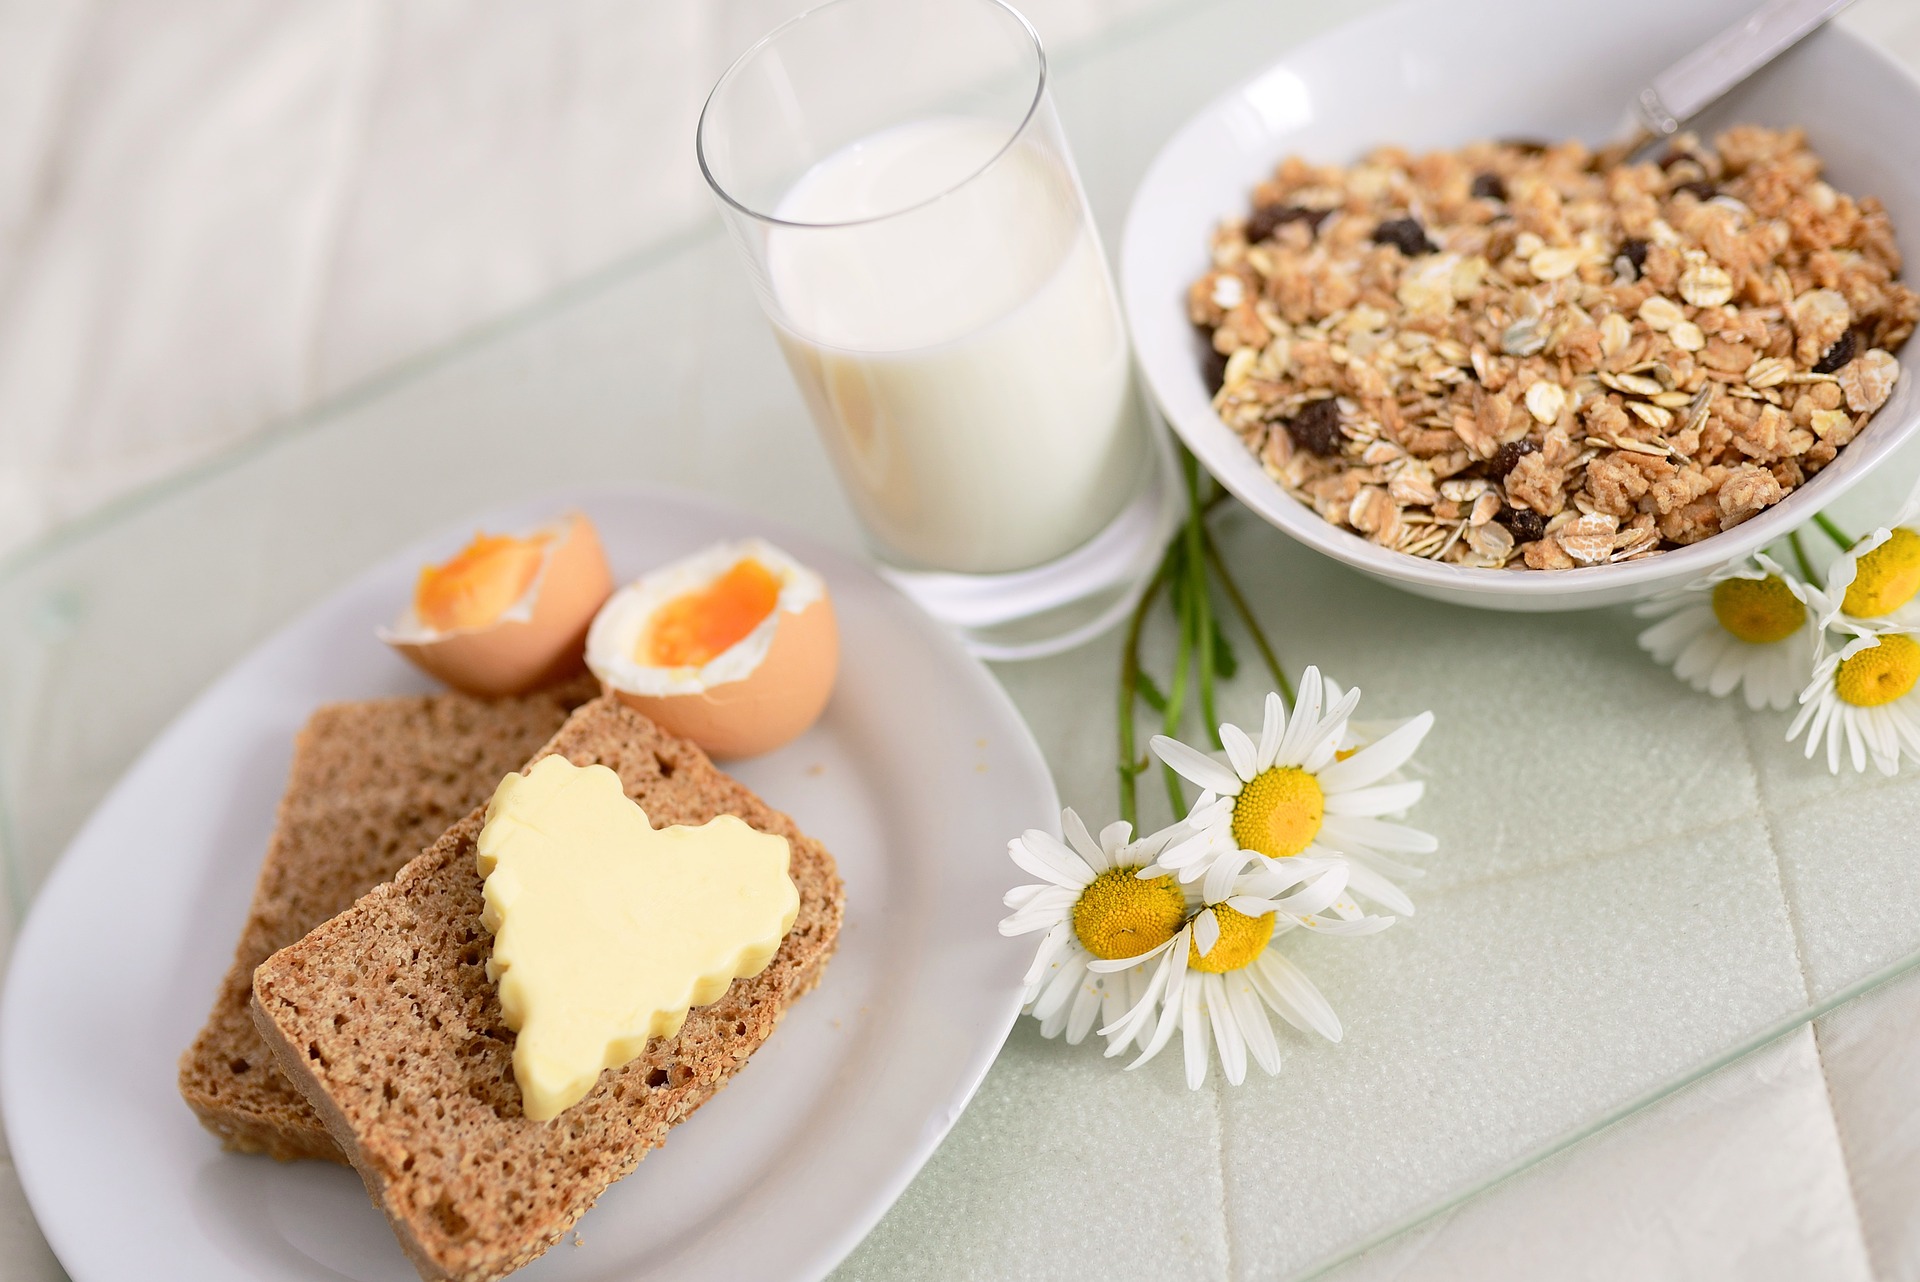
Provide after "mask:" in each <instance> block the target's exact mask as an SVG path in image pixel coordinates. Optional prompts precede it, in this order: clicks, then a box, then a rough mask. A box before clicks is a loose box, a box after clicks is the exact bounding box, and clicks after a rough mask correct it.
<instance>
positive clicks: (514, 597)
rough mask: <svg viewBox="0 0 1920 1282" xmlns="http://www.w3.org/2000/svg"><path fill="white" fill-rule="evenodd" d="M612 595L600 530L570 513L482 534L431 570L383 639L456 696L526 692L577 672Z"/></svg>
mask: <svg viewBox="0 0 1920 1282" xmlns="http://www.w3.org/2000/svg"><path fill="white" fill-rule="evenodd" d="M612 591H613V573H612V571H611V570H609V569H608V568H607V558H606V553H605V552H604V551H602V550H601V547H600V537H599V535H598V533H597V532H596V531H595V530H594V528H593V522H591V521H589V520H588V519H587V518H586V517H584V516H582V515H580V514H579V513H577V512H575V513H569V514H568V515H566V516H563V517H561V518H560V519H559V520H557V521H555V522H553V523H552V524H551V525H547V526H543V527H542V528H540V529H538V530H534V531H532V532H531V533H527V534H487V533H484V532H482V533H479V534H476V535H474V537H473V539H472V541H471V542H469V543H468V544H467V545H466V546H465V547H464V548H462V549H461V550H460V551H459V552H457V553H456V554H455V555H454V556H453V557H451V558H450V559H448V560H445V561H442V562H440V563H439V564H437V565H429V566H426V567H425V568H423V569H422V570H421V571H420V577H419V579H418V580H417V581H416V582H415V584H414V591H413V599H412V600H411V601H410V602H408V605H407V610H406V612H405V613H404V614H403V615H402V616H401V617H400V620H399V621H398V622H397V623H395V624H394V625H393V626H392V627H390V628H386V629H383V630H382V631H381V633H380V639H381V640H383V641H385V642H386V643H387V644H388V645H391V646H392V647H393V648H394V649H396V650H398V651H399V652H400V653H401V654H403V655H405V656H406V657H407V658H408V659H411V660H412V661H413V662H414V663H416V664H418V665H419V666H420V667H421V668H423V669H425V670H426V671H427V672H429V673H431V674H432V675H434V676H436V677H438V678H440V679H441V680H442V681H444V682H446V683H447V684H448V685H450V686H452V687H454V688H455V689H456V690H464V691H465V692H466V693H468V694H475V695H481V696H483V697H487V698H493V697H497V696H500V695H510V694H524V693H526V692H527V691H528V690H532V689H534V688H536V687H538V686H542V685H545V684H547V683H548V682H550V681H555V680H558V679H559V678H561V677H564V676H566V675H567V674H568V673H570V672H575V671H578V670H579V668H580V662H581V657H582V654H583V651H584V649H585V645H586V636H587V628H588V627H589V626H590V625H591V624H592V622H593V616H594V612H595V611H596V610H598V609H599V608H600V606H601V605H602V603H604V602H605V601H606V599H607V596H608V594H609V593H611V592H612Z"/></svg>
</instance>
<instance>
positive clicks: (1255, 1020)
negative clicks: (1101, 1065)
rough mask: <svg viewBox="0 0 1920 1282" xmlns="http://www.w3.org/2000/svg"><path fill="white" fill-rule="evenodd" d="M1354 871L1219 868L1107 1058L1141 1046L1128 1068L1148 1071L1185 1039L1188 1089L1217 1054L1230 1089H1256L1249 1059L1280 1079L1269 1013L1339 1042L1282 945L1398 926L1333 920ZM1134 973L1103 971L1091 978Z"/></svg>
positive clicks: (1334, 866) (1383, 920)
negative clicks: (1294, 937) (1318, 935)
mask: <svg viewBox="0 0 1920 1282" xmlns="http://www.w3.org/2000/svg"><path fill="white" fill-rule="evenodd" d="M1249 864H1253V865H1254V867H1253V868H1252V869H1251V870H1249V868H1248V865H1249ZM1353 867H1354V865H1352V864H1350V863H1348V862H1347V861H1345V860H1341V859H1327V858H1316V857H1312V856H1304V855H1303V856H1299V857H1295V858H1290V859H1288V860H1286V861H1284V862H1280V861H1268V860H1264V859H1262V858H1261V857H1259V856H1256V855H1254V854H1252V853H1251V852H1246V851H1242V852H1237V853H1236V854H1234V855H1230V856H1228V857H1226V858H1223V859H1220V860H1218V861H1216V862H1215V863H1214V864H1213V865H1212V867H1211V868H1210V869H1209V871H1208V873H1207V876H1206V879H1205V881H1204V882H1203V884H1202V886H1201V887H1200V893H1199V909H1200V910H1199V911H1198V912H1196V913H1195V914H1194V915H1193V916H1192V917H1190V918H1189V919H1188V920H1187V922H1186V924H1185V925H1183V926H1182V927H1181V928H1180V930H1179V931H1178V933H1176V934H1175V935H1174V936H1173V937H1172V938H1171V939H1169V940H1168V941H1167V942H1166V943H1165V944H1163V945H1161V946H1160V947H1159V948H1156V949H1155V950H1154V952H1153V953H1152V954H1151V955H1150V957H1149V958H1148V959H1147V960H1150V961H1151V962H1152V977H1151V978H1150V979H1149V980H1148V981H1147V985H1146V991H1145V993H1144V994H1143V995H1142V997H1141V999H1140V1000H1139V1001H1138V1002H1137V1003H1135V1004H1134V1006H1133V1008H1132V1009H1130V1010H1129V1011H1127V1012H1126V1014H1125V1015H1124V1016H1122V1017H1121V1019H1120V1020H1119V1021H1118V1023H1117V1024H1110V1025H1108V1026H1107V1027H1105V1028H1103V1029H1102V1030H1101V1032H1102V1033H1104V1034H1107V1035H1108V1036H1109V1037H1110V1038H1111V1039H1112V1044H1111V1045H1110V1046H1109V1049H1108V1051H1107V1054H1109V1055H1114V1054H1118V1053H1119V1052H1120V1051H1122V1050H1124V1049H1126V1048H1127V1047H1128V1046H1130V1045H1133V1044H1135V1043H1139V1044H1140V1045H1141V1052H1140V1055H1139V1056H1138V1057H1137V1058H1136V1059H1135V1060H1134V1061H1133V1063H1131V1064H1129V1065H1127V1067H1128V1068H1138V1067H1139V1066H1140V1065H1142V1064H1144V1063H1146V1062H1147V1061H1148V1060H1150V1059H1152V1058H1153V1057H1154V1056H1155V1055H1158V1054H1159V1053H1160V1051H1161V1050H1162V1049H1163V1048H1164V1047H1165V1046H1166V1045H1167V1044H1168V1042H1170V1041H1171V1040H1172V1038H1173V1034H1174V1033H1175V1032H1180V1033H1181V1034H1182V1041H1183V1045H1184V1048H1185V1055H1186V1070H1187V1085H1188V1086H1189V1087H1191V1088H1193V1089H1196V1090H1197V1089H1199V1087H1200V1086H1201V1084H1202V1083H1204V1082H1205V1081H1206V1077H1207V1065H1208V1063H1209V1061H1210V1060H1211V1058H1212V1051H1213V1050H1215V1049H1217V1050H1218V1052H1219V1055H1220V1065H1221V1068H1222V1070H1223V1071H1224V1072H1225V1074H1226V1077H1227V1080H1228V1081H1229V1082H1231V1083H1232V1084H1234V1085H1236V1086H1238V1085H1239V1084H1240V1083H1241V1082H1243V1081H1244V1080H1246V1075H1247V1058H1248V1056H1249V1055H1251V1056H1252V1058H1253V1061H1254V1062H1255V1063H1256V1064H1258V1065H1259V1066H1260V1067H1261V1068H1264V1069H1265V1070H1266V1071H1267V1072H1268V1073H1277V1072H1279V1071H1280V1045H1279V1042H1278V1041H1277V1040H1276V1039H1275V1037H1274V1032H1273V1025H1272V1022H1271V1021H1270V1020H1269V1019H1268V1018H1267V1012H1268V1011H1269V1010H1271V1011H1273V1012H1274V1013H1275V1014H1277V1015H1279V1016H1280V1017H1281V1018H1282V1019H1284V1020H1286V1021H1287V1023H1289V1024H1291V1025H1293V1026H1294V1027H1295V1028H1297V1029H1299V1030H1301V1031H1302V1032H1309V1031H1311V1032H1316V1033H1319V1034H1320V1035H1321V1036H1323V1037H1325V1038H1327V1039H1328V1040H1329V1041H1335V1042H1337V1041H1339V1040H1340V1020H1339V1017H1338V1016H1336V1015H1335V1014H1334V1013H1333V1007H1332V1006H1330V1005H1328V1003H1327V999H1326V998H1325V997H1323V996H1322V995H1321V993H1320V990H1319V989H1318V988H1315V987H1314V985H1313V981H1312V980H1310V979H1308V978H1307V977H1306V975H1305V974H1304V973H1302V972H1301V970H1300V968H1299V967H1297V966H1295V965H1294V964H1293V963H1292V962H1291V961H1289V960H1288V959H1287V957H1286V955H1285V954H1283V953H1282V952H1280V951H1279V949H1277V948H1276V947H1275V946H1274V945H1275V943H1276V941H1277V940H1279V939H1280V937H1281V936H1283V935H1285V934H1286V933H1288V932H1289V931H1293V930H1298V929H1305V930H1314V931H1319V932H1322V933H1326V934H1338V935H1366V934H1372V933H1374V932H1375V931H1379V930H1384V929H1386V928H1387V927H1388V926H1391V925H1392V924H1393V921H1394V919H1393V918H1391V917H1363V918H1360V919H1358V920H1343V919H1338V918H1332V917H1329V916H1326V915H1325V914H1326V911H1327V910H1328V909H1329V908H1330V907H1332V906H1333V905H1334V904H1335V903H1336V902H1337V901H1339V900H1341V899H1343V898H1345V896H1346V888H1347V887H1346V883H1347V876H1348V874H1349V873H1350V872H1351V871H1352V869H1353ZM1289 892H1290V893H1289ZM1124 964H1125V963H1107V962H1094V963H1091V969H1093V970H1095V971H1096V972H1097V971H1100V970H1103V969H1108V968H1111V967H1115V966H1118V965H1124ZM1136 964H1137V963H1136Z"/></svg>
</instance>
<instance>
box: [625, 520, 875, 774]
mask: <svg viewBox="0 0 1920 1282" xmlns="http://www.w3.org/2000/svg"><path fill="white" fill-rule="evenodd" d="M743 561H757V562H758V563H759V564H760V565H761V566H763V567H765V568H766V569H767V570H768V571H770V572H771V573H772V574H773V576H774V578H775V579H776V580H777V581H778V583H779V595H778V598H777V600H776V601H775V602H774V604H773V608H772V609H771V610H770V611H769V612H768V614H767V615H766V617H765V618H763V619H761V620H760V621H759V622H758V623H757V624H755V625H754V627H753V629H752V630H751V631H750V632H748V633H747V634H746V635H745V636H744V637H742V638H741V639H740V640H738V641H737V642H735V643H734V644H732V645H730V646H729V647H727V648H726V649H725V650H723V651H721V652H720V653H719V654H717V655H714V656H713V657H712V658H711V659H708V660H707V661H706V662H704V663H701V664H699V665H697V666H695V665H691V664H686V665H679V666H661V665H659V664H656V663H654V662H651V661H649V657H648V647H649V645H650V638H651V636H652V628H653V625H654V624H655V622H656V619H657V616H658V615H659V613H660V611H661V609H662V608H663V607H665V606H667V605H668V604H669V603H673V602H677V601H680V600H681V599H682V598H685V597H687V596H688V595H689V594H692V593H697V592H699V591H701V590H703V589H705V588H708V587H709V586H710V585H712V584H713V583H715V582H716V581H717V580H719V579H721V578H722V576H724V575H726V574H727V573H728V571H729V570H732V569H733V568H734V567H736V566H738V565H740V564H741V563H742V562H743ZM839 659H840V634H839V628H838V625H837V623H836V622H835V619H834V613H833V603H832V601H831V600H830V599H829V598H828V596H827V587H826V584H825V583H824V582H822V581H821V579H820V576H819V575H817V574H815V573H814V572H813V571H811V570H809V569H807V568H806V567H805V566H803V565H801V564H800V563H799V562H797V561H795V560H794V559H793V558H792V557H790V556H788V555H787V554H786V553H785V552H782V551H781V550H780V549H779V548H776V547H774V546H773V545H772V544H770V543H767V542H765V541H763V540H760V539H742V540H739V541H738V542H733V543H722V544H718V545H716V546H714V547H710V548H707V549H706V550H704V551H702V552H697V553H695V554H694V555H692V556H690V557H687V558H685V559H683V560H680V561H676V562H674V563H673V564H671V565H667V566H663V567H661V568H660V569H658V570H655V571H653V572H652V573H650V574H646V575H643V576H642V577H641V578H639V579H637V580H635V581H634V582H633V583H631V584H629V585H627V586H626V587H624V588H621V589H620V590H619V591H618V592H616V593H614V594H613V597H612V598H611V599H610V600H609V601H608V602H607V603H606V605H605V606H604V607H602V609H601V611H600V614H599V616H598V617H597V618H595V619H594V622H593V628H592V630H591V631H590V632H589V633H588V635H587V666H588V667H590V668H592V669H593V672H594V675H595V676H597V677H599V678H600V680H601V682H602V683H603V684H604V685H605V686H606V687H607V688H608V689H609V690H611V691H613V692H614V694H615V695H617V696H618V697H619V698H620V700H621V701H622V702H624V703H626V704H628V705H629V706H631V707H633V708H636V709H638V710H639V711H640V712H643V713H645V714H646V715H647V716H649V717H651V718H652V719H653V720H654V721H656V722H658V723H659V724H660V726H661V727H662V728H664V729H666V730H669V731H671V732H672V733H674V734H677V735H680V736H682V737H684V738H687V739H691V740H692V741H693V742H694V743H696V744H698V745H700V747H701V748H703V749H705V750H706V751H707V752H708V753H710V754H711V755H713V756H715V757H723V758H738V757H751V756H757V755H759V754H760V753H763V752H770V751H772V750H773V749H775V748H777V747H779V746H781V745H782V744H784V743H787V742H789V741H791V740H792V739H794V738H796V737H798V736H799V735H800V734H802V733H803V732H804V731H805V730H806V729H807V727H809V726H811V725H812V724H813V723H814V722H815V721H816V720H818V719H819V717H820V713H821V711H822V709H824V708H825V707H826V703H827V697H828V695H830V694H831V693H832V692H833V681H834V677H835V675H836V673H837V672H838V670H839Z"/></svg>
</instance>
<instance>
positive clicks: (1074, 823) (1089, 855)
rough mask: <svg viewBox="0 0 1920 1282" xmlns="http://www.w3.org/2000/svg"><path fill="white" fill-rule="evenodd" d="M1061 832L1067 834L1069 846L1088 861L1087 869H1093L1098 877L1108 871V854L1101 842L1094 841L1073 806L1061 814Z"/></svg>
mask: <svg viewBox="0 0 1920 1282" xmlns="http://www.w3.org/2000/svg"><path fill="white" fill-rule="evenodd" d="M1060 830H1061V831H1062V832H1063V833H1065V834H1066V838H1067V844H1068V845H1069V846H1072V847H1073V849H1074V851H1075V853H1077V854H1078V855H1079V856H1080V858H1081V859H1083V860H1085V861H1086V865H1087V867H1088V868H1090V869H1092V870H1093V872H1094V874H1095V875H1096V876H1097V875H1098V874H1100V873H1103V872H1105V871H1106V870H1107V869H1108V867H1109V866H1110V863H1109V861H1108V859H1107V852H1106V851H1105V850H1104V849H1102V848H1101V846H1100V843H1099V842H1097V841H1095V840H1094V839H1093V834H1092V833H1090V832H1088V831H1087V825H1086V824H1085V823H1084V822H1082V820H1081V818H1080V816H1079V815H1078V814H1077V813H1076V812H1075V811H1074V809H1073V807H1072V806H1068V807H1067V808H1066V809H1065V810H1062V811H1061V812H1060Z"/></svg>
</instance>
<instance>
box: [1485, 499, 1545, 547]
mask: <svg viewBox="0 0 1920 1282" xmlns="http://www.w3.org/2000/svg"><path fill="white" fill-rule="evenodd" d="M1496 519H1497V520H1498V521H1499V522H1500V524H1502V525H1504V526H1506V527H1507V529H1508V530H1510V531H1511V532H1512V534H1513V541H1514V542H1515V543H1535V542H1538V541H1539V540H1540V539H1541V538H1543V537H1545V535H1546V533H1547V522H1546V518H1544V517H1542V516H1541V515H1540V514H1539V513H1538V512H1535V511H1533V510H1531V509H1530V508H1524V507H1503V508H1501V509H1500V515H1499V516H1498V517H1497V518H1496Z"/></svg>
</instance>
